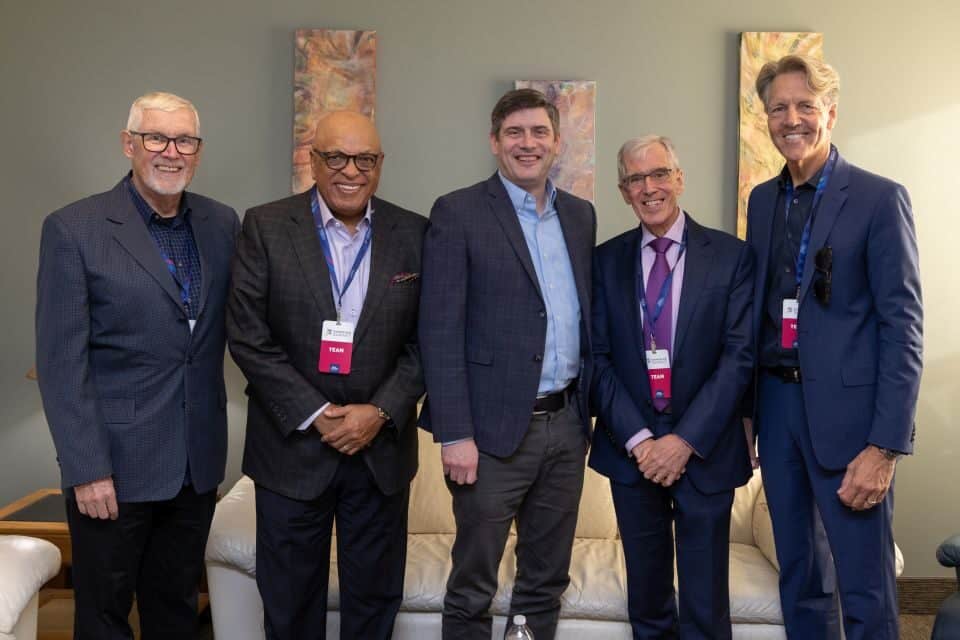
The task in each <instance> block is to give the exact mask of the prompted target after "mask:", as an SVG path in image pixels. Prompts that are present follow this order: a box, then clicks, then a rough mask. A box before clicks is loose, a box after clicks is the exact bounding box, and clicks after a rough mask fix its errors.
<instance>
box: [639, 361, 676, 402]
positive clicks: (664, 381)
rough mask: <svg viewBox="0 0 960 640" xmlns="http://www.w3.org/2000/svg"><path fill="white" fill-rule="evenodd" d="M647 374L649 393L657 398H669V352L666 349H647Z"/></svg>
mask: <svg viewBox="0 0 960 640" xmlns="http://www.w3.org/2000/svg"><path fill="white" fill-rule="evenodd" d="M644 353H645V355H646V356H647V375H648V376H649V377H650V395H651V396H652V397H653V398H656V399H658V400H669V399H670V352H669V351H667V350H666V349H657V350H653V349H647V350H646V351H645V352H644Z"/></svg>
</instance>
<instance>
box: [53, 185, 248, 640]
mask: <svg viewBox="0 0 960 640" xmlns="http://www.w3.org/2000/svg"><path fill="white" fill-rule="evenodd" d="M183 197H184V202H185V204H186V206H187V207H188V208H189V210H190V214H189V215H190V225H191V228H192V231H193V238H194V242H195V244H196V247H197V251H198V253H199V259H200V265H201V270H202V288H201V292H200V301H199V310H198V314H197V323H196V326H195V328H194V330H193V332H191V331H190V328H189V324H188V321H187V320H188V319H187V314H186V311H185V310H184V307H183V305H182V304H181V299H180V292H179V290H178V287H177V284H176V283H175V282H174V280H173V278H172V277H171V275H170V273H169V272H168V270H167V266H166V264H165V263H164V261H163V258H162V257H161V254H160V251H159V249H158V248H157V245H156V244H155V243H154V241H153V239H152V238H151V236H150V232H149V231H148V229H147V225H146V224H145V223H144V219H143V217H142V216H141V214H140V213H139V211H138V210H137V208H136V206H135V205H134V202H133V199H132V195H131V193H130V190H129V186H128V182H127V180H123V181H121V182H120V183H119V184H117V186H116V187H114V188H113V189H112V190H111V191H108V192H106V193H101V194H98V195H95V196H91V197H89V198H86V199H84V200H80V201H79V202H75V203H73V204H71V205H68V206H67V207H64V208H63V209H61V210H59V211H56V212H54V213H52V214H50V215H49V216H48V217H47V218H46V220H45V221H44V224H43V235H42V240H41V246H40V268H39V274H38V278H37V314H36V323H37V325H36V332H37V373H38V380H39V384H40V393H41V395H42V397H43V407H44V410H45V412H46V417H47V422H48V423H49V425H50V432H51V433H52V435H53V440H54V444H55V445H56V449H57V459H58V462H59V464H60V470H61V476H62V485H63V487H64V488H65V489H69V488H71V487H74V486H76V485H80V484H85V483H88V482H91V481H94V480H98V479H101V478H106V477H108V476H109V477H112V478H113V483H114V488H115V490H116V495H117V501H118V502H119V503H120V517H121V521H123V519H124V517H125V515H126V514H127V513H128V512H129V513H133V512H135V511H136V510H137V508H136V507H134V506H132V505H136V504H142V503H158V502H162V501H171V500H173V499H174V498H176V497H177V496H178V495H179V494H181V492H182V491H183V490H184V483H185V481H186V480H188V479H189V483H190V485H191V487H192V493H195V494H204V495H206V494H209V499H205V500H204V501H203V503H204V504H203V506H201V507H200V509H201V510H202V511H203V512H204V514H205V513H206V511H209V512H210V515H212V508H213V497H214V490H215V489H216V487H217V485H218V484H219V483H220V481H221V480H223V475H224V467H225V464H226V455H227V415H226V392H225V389H224V381H223V356H224V345H225V340H226V329H225V323H224V305H225V301H226V294H227V287H228V285H229V283H230V261H231V259H232V256H233V249H234V244H235V240H236V235H237V233H238V232H239V221H238V219H237V216H236V213H235V212H234V211H233V210H232V209H230V208H229V207H227V206H225V205H223V204H220V203H218V202H216V201H214V200H211V199H209V198H205V197H203V196H200V195H197V194H193V193H187V194H184V196H183ZM188 469H189V474H188ZM67 496H68V503H70V504H71V506H73V508H75V504H73V501H72V492H67ZM207 503H209V504H207ZM204 518H205V519H206V524H204ZM189 519H191V520H193V518H192V517H189ZM196 521H197V527H198V531H195V532H194V533H192V534H189V535H191V537H200V538H201V539H200V540H199V545H198V552H199V555H197V556H196V558H191V559H189V560H188V559H187V558H186V557H182V558H180V559H179V560H180V562H182V563H183V564H185V565H186V564H191V563H192V564H195V565H196V566H195V574H196V575H197V577H199V571H200V566H201V565H200V563H201V562H202V553H203V545H204V544H205V540H206V527H207V526H209V516H207V515H204V516H202V517H201V516H197V518H196ZM107 523H109V521H94V520H91V519H89V518H86V517H85V516H79V517H78V518H77V519H76V521H74V520H71V533H72V534H74V535H77V530H75V527H74V524H77V525H78V526H86V525H89V526H91V527H93V526H97V527H106V526H107ZM194 534H196V535H195V536H194ZM91 535H92V538H93V540H87V541H86V543H87V544H90V543H91V542H92V545H93V546H97V545H96V538H97V536H102V542H100V546H109V545H111V544H115V542H112V541H111V538H110V537H109V535H108V534H107V532H106V530H104V531H100V532H98V533H92V534H91ZM127 535H128V537H132V536H133V533H131V532H127ZM171 535H174V536H176V535H179V534H176V533H174V534H171ZM78 546H79V547H80V548H79V549H78V548H77V547H78ZM84 551H85V547H84V543H81V544H79V545H78V544H77V541H76V540H75V549H74V569H75V574H76V573H78V572H80V571H81V570H82V566H83V563H84V560H85V559H90V557H89V555H85V553H84ZM89 553H90V554H94V553H95V552H94V551H92V550H91V551H90V552H89ZM182 553H184V554H185V555H186V550H184V551H182ZM98 560H99V557H98ZM98 560H92V559H91V564H95V563H96V562H97V561H98ZM111 560H114V558H111ZM118 562H119V560H118ZM138 562H139V560H138ZM173 564H174V565H176V564H177V562H174V563H173ZM78 565H79V566H78ZM128 568H129V567H124V569H128ZM91 569H92V570H93V571H99V572H102V573H104V574H105V575H106V574H107V572H108V569H109V568H108V567H101V566H96V567H91ZM154 578H155V579H157V577H156V576H154ZM117 582H120V579H119V578H118V579H117ZM195 585H196V583H194V587H195ZM138 589H139V587H138ZM78 595H79V591H78ZM79 606H80V605H79V603H78V608H79ZM121 608H122V607H121ZM142 608H143V607H142V605H141V610H142ZM127 609H128V610H129V601H128V602H127ZM125 619H126V612H124V613H123V621H122V623H123V624H125V622H126V620H125ZM104 633H105V632H104ZM102 637H106V636H102Z"/></svg>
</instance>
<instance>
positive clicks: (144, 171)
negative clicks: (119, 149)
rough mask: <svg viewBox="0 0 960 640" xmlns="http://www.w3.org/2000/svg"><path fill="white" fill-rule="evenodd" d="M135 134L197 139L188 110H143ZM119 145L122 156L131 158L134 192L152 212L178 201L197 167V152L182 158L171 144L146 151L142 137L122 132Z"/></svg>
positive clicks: (198, 159)
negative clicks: (168, 201) (151, 208)
mask: <svg viewBox="0 0 960 640" xmlns="http://www.w3.org/2000/svg"><path fill="white" fill-rule="evenodd" d="M137 131H140V132H143V133H160V134H163V135H165V136H167V137H168V138H176V137H178V136H196V135H197V121H196V118H195V117H194V115H193V112H192V111H190V110H189V109H176V110H175V111H161V110H159V109H144V111H143V118H142V119H141V120H140V123H139V125H138V126H137ZM121 143H122V145H123V154H124V155H125V156H127V157H128V158H130V164H131V166H132V168H133V184H134V186H135V187H136V189H137V192H138V193H140V195H142V196H143V197H144V198H145V199H146V200H147V202H149V203H150V204H151V206H153V207H154V208H158V206H157V203H158V202H163V201H166V200H169V199H170V198H171V197H173V198H179V197H180V194H181V193H183V190H184V189H186V188H187V185H188V184H190V181H191V180H192V179H193V172H194V171H195V170H196V168H197V165H199V164H200V151H198V152H197V153H195V154H194V155H189V156H185V155H183V154H181V153H180V152H179V151H177V146H176V145H175V144H174V143H173V141H172V140H171V141H170V143H169V144H168V145H167V148H166V149H164V150H163V151H159V152H158V151H147V150H146V149H145V148H144V146H143V140H142V138H141V136H138V135H133V134H132V133H130V132H129V131H124V132H123V133H122V134H121Z"/></svg>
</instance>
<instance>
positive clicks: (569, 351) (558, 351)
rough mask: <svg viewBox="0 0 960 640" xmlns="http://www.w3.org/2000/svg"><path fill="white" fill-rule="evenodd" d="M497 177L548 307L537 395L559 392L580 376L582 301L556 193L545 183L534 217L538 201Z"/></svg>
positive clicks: (501, 175) (550, 184)
mask: <svg viewBox="0 0 960 640" xmlns="http://www.w3.org/2000/svg"><path fill="white" fill-rule="evenodd" d="M499 176H500V180H501V182H503V186H504V187H505V188H506V190H507V194H508V195H509V196H510V201H511V203H512V204H513V208H514V210H515V211H516V212H517V218H518V219H519V221H520V228H521V229H522V230H523V238H524V240H526V243H527V249H528V250H529V251H530V258H531V260H532V261H533V268H534V270H535V271H536V273H537V282H538V283H539V285H540V291H541V292H542V293H543V301H544V304H545V306H546V314H547V339H546V342H545V344H544V351H543V368H542V369H541V372H540V383H539V384H538V385H537V394H538V395H546V394H549V393H554V392H557V391H562V390H563V389H566V388H567V386H568V385H569V384H570V383H571V382H572V381H573V379H574V378H576V377H577V375H578V374H579V373H580V300H579V299H578V298H577V283H576V281H575V280H574V277H573V267H572V266H571V264H570V255H569V254H568V253H567V243H566V240H564V238H563V228H562V227H561V226H560V217H559V216H558V215H557V208H556V199H557V190H556V189H555V188H554V186H553V183H552V182H550V181H549V180H547V185H546V203H547V204H546V207H545V209H544V211H543V213H537V199H536V198H534V197H533V196H532V195H531V194H529V193H527V192H526V191H524V190H523V189H521V188H520V187H518V186H517V185H515V184H513V183H512V182H510V181H509V180H507V179H506V178H505V177H504V176H503V174H502V173H500V174H499Z"/></svg>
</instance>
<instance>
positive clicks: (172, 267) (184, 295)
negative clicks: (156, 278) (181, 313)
mask: <svg viewBox="0 0 960 640" xmlns="http://www.w3.org/2000/svg"><path fill="white" fill-rule="evenodd" d="M157 248H158V249H160V257H161V258H163V262H164V264H166V265H167V271H169V272H170V275H171V276H173V281H174V282H176V283H177V286H178V287H179V288H180V302H182V303H183V306H185V307H187V309H188V311H187V315H190V312H189V309H190V276H189V274H188V273H186V269H184V273H183V275H182V276H181V275H180V272H179V271H178V270H177V265H176V264H175V263H174V261H173V260H172V259H171V258H170V256H169V255H167V252H166V251H164V249H163V247H161V246H160V243H159V242H158V243H157Z"/></svg>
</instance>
